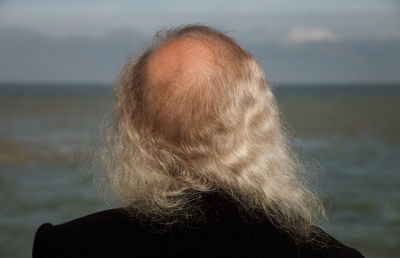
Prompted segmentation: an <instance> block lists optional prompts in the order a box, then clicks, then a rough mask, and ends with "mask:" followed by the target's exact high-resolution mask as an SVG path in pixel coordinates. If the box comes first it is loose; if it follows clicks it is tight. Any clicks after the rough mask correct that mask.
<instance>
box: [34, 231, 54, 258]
mask: <svg viewBox="0 0 400 258" xmlns="http://www.w3.org/2000/svg"><path fill="white" fill-rule="evenodd" d="M53 228H54V226H53V225H52V224H50V223H45V224H43V225H41V226H40V227H39V228H38V230H37V231H36V234H35V239H34V241H33V249H32V257H33V258H35V257H54V256H53V254H52V243H51V241H52V239H53V237H52V231H53Z"/></svg>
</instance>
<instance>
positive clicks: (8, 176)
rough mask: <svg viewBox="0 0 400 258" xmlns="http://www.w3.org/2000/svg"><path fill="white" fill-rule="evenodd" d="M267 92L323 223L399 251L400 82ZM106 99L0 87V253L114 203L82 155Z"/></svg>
mask: <svg viewBox="0 0 400 258" xmlns="http://www.w3.org/2000/svg"><path fill="white" fill-rule="evenodd" d="M272 89H273V92H274V94H275V95H276V97H277V100H278V104H279V108H280V111H281V115H282V118H283V119H284V123H285V125H286V128H287V132H288V136H289V137H290V142H291V144H292V146H293V148H294V149H295V150H296V151H297V152H298V153H299V157H301V159H302V160H303V162H304V164H305V167H306V168H307V169H310V170H312V175H313V178H314V180H312V181H313V183H314V184H315V185H316V188H317V190H318V192H319V194H320V196H321V198H322V200H323V203H324V204H325V206H326V208H327V217H328V220H327V221H326V222H325V223H324V224H323V225H322V227H323V228H324V230H326V231H327V232H329V233H330V234H331V235H333V236H334V237H335V238H337V239H338V240H340V241H341V242H343V243H344V244H346V245H349V246H351V247H354V248H356V249H357V250H359V251H360V252H362V253H363V254H364V255H365V256H366V257H371V258H389V257H391V258H394V257H400V256H399V255H400V84H345V83H342V84H311V85H306V84H302V85H301V84H292V85H290V84H282V85H280V84H277V85H272ZM113 101H114V94H113V88H112V86H111V85H105V84H96V83H93V84H76V83H75V84H60V83H57V84H51V83H43V84H39V83H37V84H28V83H26V84H16V83H13V84H12V83H2V84H0V257H30V256H31V252H32V244H33V239H34V235H35V232H36V230H37V228H38V227H39V226H40V225H41V224H43V223H45V222H50V223H53V224H59V223H63V222H66V221H69V220H72V219H74V218H77V217H81V216H84V215H87V214H89V213H93V212H96V211H100V210H103V209H107V208H112V207H113V204H110V203H108V202H107V201H105V200H104V199H103V198H102V196H101V194H99V193H98V192H97V190H96V186H95V185H93V183H92V173H93V171H94V169H93V166H92V165H91V164H92V161H91V159H90V158H88V157H90V153H91V152H92V151H93V148H95V146H97V143H99V142H101V141H102V137H103V136H102V133H101V128H102V125H103V124H104V121H105V119H106V117H107V116H108V115H109V114H110V111H111V108H112V105H113Z"/></svg>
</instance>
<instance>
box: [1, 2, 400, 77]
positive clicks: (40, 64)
mask: <svg viewBox="0 0 400 258" xmlns="http://www.w3.org/2000/svg"><path fill="white" fill-rule="evenodd" d="M189 23H192V24H193V23H196V24H198V23H200V24H204V25H209V26H213V27H215V28H217V29H219V30H221V31H223V32H226V33H227V34H228V35H229V36H231V37H233V38H235V39H236V40H237V41H238V42H239V44H241V45H242V46H244V47H245V48H246V49H248V50H249V51H250V52H251V53H252V54H253V56H254V57H255V58H256V59H257V60H258V61H259V62H260V63H261V65H262V66H263V67H264V69H265V73H266V75H267V78H268V80H269V81H271V82H277V83H319V82H327V83H342V82H344V83H346V82H352V83H359V82H361V83H380V82H387V83H392V82H399V81H400V1H397V0H333V1H332V0H247V1H234V0H230V1H228V0H203V1H189V0H186V1H182V0H169V1H152V0H147V1H132V0H131V1H128V0H114V1H104V0H98V1H89V0H86V1H84V0H81V1H77V0H69V1H64V0H58V1H54V0H37V1H28V0H13V1H12V0H0V82H104V83H113V82H115V80H116V79H117V77H118V74H119V71H120V69H121V68H122V66H123V65H124V64H125V63H127V62H129V61H131V60H132V59H134V58H135V56H137V55H138V54H140V52H141V51H143V50H144V49H145V48H146V47H147V46H148V45H149V44H150V43H151V41H152V37H153V35H154V34H155V33H156V32H157V31H159V30H162V29H168V28H171V27H174V26H179V25H183V24H189Z"/></svg>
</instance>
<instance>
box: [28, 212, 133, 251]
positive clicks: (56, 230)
mask: <svg viewBox="0 0 400 258" xmlns="http://www.w3.org/2000/svg"><path fill="white" fill-rule="evenodd" d="M133 222H134V220H130V217H129V214H128V213H127V212H126V211H124V210H123V209H112V210H105V211H101V212H98V213H94V214H90V215H87V216H84V217H81V218H78V219H74V220H72V221H69V222H66V223H63V224H59V225H55V226H54V225H52V224H50V223H46V224H43V225H42V226H40V227H39V229H38V230H37V232H36V236H35V240H34V244H33V249H32V255H33V257H34V258H35V257H107V255H108V254H106V253H107V252H111V250H109V249H107V246H108V244H110V243H114V244H115V243H121V242H124V241H127V240H124V238H125V239H128V236H130V237H131V238H130V239H129V240H135V239H132V234H129V232H130V231H131V230H132V227H133V228H135V225H136V224H135V223H133ZM133 236H136V235H135V234H134V235H133ZM105 252H106V253H105Z"/></svg>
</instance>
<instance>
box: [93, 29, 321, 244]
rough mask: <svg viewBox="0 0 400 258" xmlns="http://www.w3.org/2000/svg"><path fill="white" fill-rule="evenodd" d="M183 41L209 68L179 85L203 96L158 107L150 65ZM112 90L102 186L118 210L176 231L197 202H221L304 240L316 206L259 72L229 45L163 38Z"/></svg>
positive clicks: (214, 36)
mask: <svg viewBox="0 0 400 258" xmlns="http://www.w3.org/2000/svg"><path fill="white" fill-rule="evenodd" d="M181 38H190V39H194V40H197V41H200V42H203V43H204V44H207V45H208V46H209V47H210V49H211V50H212V52H213V54H214V56H215V60H214V64H215V66H214V67H213V69H211V70H208V71H207V72H206V73H205V74H200V75H199V76H197V77H196V78H193V79H192V80H190V79H188V80H185V82H184V83H186V84H189V85H192V84H193V85H197V86H200V87H197V88H200V89H201V90H199V91H198V92H194V93H193V92H189V93H185V94H184V93H179V92H178V93H177V94H175V95H174V96H172V97H171V98H169V100H170V102H168V103H166V104H163V95H162V93H157V92H152V91H151V90H150V89H149V87H148V85H147V84H148V76H151V74H150V73H151V71H149V70H148V63H149V60H150V59H151V58H152V56H153V55H154V53H155V52H156V51H158V50H159V49H160V48H162V47H163V46H165V45H166V44H168V43H169V42H173V41H176V40H178V39H181ZM166 83H182V81H179V80H174V81H173V82H166ZM115 90H116V106H115V110H114V120H113V123H112V124H111V126H110V127H109V131H108V138H107V139H108V140H107V146H106V147H105V149H104V151H103V152H102V154H103V156H102V160H103V168H104V169H103V173H102V174H101V176H100V177H99V178H100V179H101V180H102V182H103V186H105V189H107V190H108V192H109V193H112V196H113V198H114V199H115V200H117V201H118V202H119V203H120V204H122V205H125V206H127V207H129V208H130V209H132V210H133V211H134V212H135V213H137V214H142V215H146V216H149V217H152V218H153V219H160V218H163V219H164V222H167V223H173V222H175V221H176V220H179V219H181V218H182V217H183V216H186V217H189V216H190V214H191V210H193V209H192V208H193V207H192V203H193V202H192V200H193V198H196V196H197V195H196V193H199V192H200V193H204V192H223V193H225V194H226V195H228V196H230V197H231V198H232V199H233V200H235V201H236V202H237V203H238V204H239V205H240V207H242V208H244V209H246V210H247V211H249V212H251V211H258V212H260V211H261V213H262V214H264V215H266V217H267V218H269V219H270V220H271V221H272V222H273V223H275V224H276V225H277V226H278V227H280V228H282V229H283V230H285V231H288V232H290V233H292V235H293V236H296V237H300V238H303V239H304V238H307V237H308V236H309V235H310V232H311V231H310V229H311V227H310V226H311V225H312V223H313V219H314V218H316V217H319V215H321V214H323V208H322V205H321V204H320V202H319V200H318V198H317V197H316V196H315V195H314V194H313V192H312V191H311V190H310V189H309V187H308V186H307V183H306V180H305V171H304V169H303V167H302V165H301V163H300V162H299V161H298V159H297V158H296V156H295V155H294V153H293V152H292V151H291V149H290V148H289V146H288V142H287V138H286V136H285V134H284V130H283V128H282V124H281V122H280V119H279V113H278V108H277V104H276V101H275V98H274V96H273V94H272V92H271V89H270V86H269V85H268V83H267V82H266V79H265V74H264V72H263V69H262V68H261V66H260V65H259V64H258V63H257V61H256V60H255V59H254V58H253V57H252V56H251V54H250V53H249V52H247V51H246V50H245V49H243V48H242V47H240V46H239V45H238V44H236V43H235V42H234V40H233V39H231V38H230V37H228V36H226V35H225V34H222V33H220V32H218V31H216V30H214V29H212V28H209V27H205V26H186V27H183V28H178V29H174V30H168V31H166V32H163V33H159V34H158V35H157V36H156V38H155V42H154V44H153V45H152V46H151V47H150V48H149V49H147V50H146V51H145V52H144V53H143V54H142V55H141V56H139V57H138V58H137V59H136V60H135V61H134V62H131V63H129V64H128V65H126V67H125V68H124V70H123V71H122V73H121V77H120V80H119V82H118V84H117V85H116V89H115ZM160 94H161V95H160ZM171 99H172V100H171ZM160 103H161V104H160ZM177 218H178V219H177ZM160 220H162V219H160Z"/></svg>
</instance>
